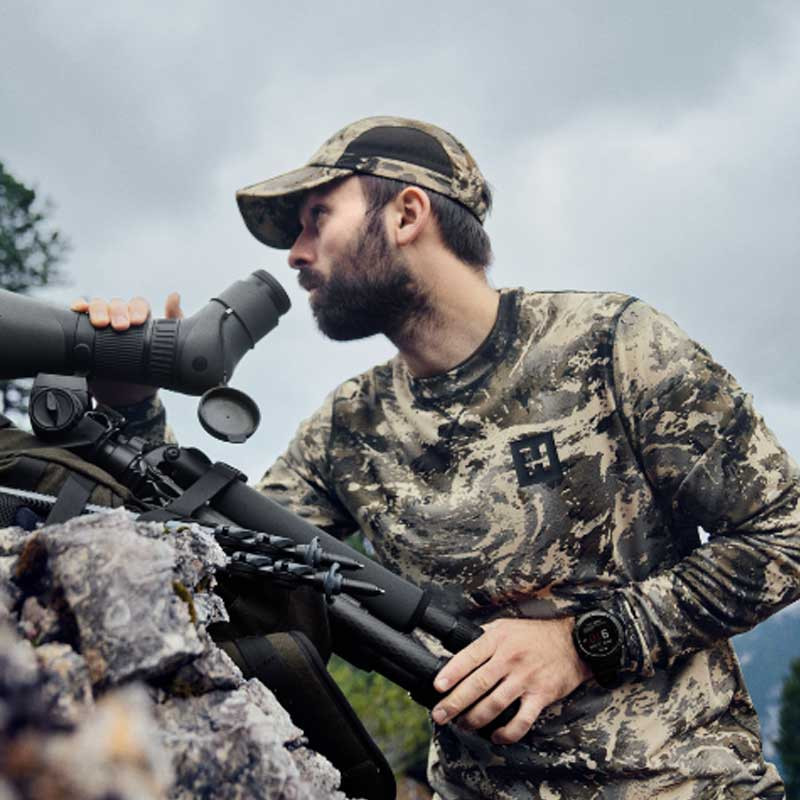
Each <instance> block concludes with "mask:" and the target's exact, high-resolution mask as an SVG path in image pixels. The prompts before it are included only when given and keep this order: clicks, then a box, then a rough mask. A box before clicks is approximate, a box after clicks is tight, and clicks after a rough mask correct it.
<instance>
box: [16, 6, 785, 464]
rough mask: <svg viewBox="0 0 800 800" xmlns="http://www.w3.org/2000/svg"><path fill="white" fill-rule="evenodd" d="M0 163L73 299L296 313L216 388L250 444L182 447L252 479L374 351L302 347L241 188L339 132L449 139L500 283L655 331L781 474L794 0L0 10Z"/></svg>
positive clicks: (63, 295)
mask: <svg viewBox="0 0 800 800" xmlns="http://www.w3.org/2000/svg"><path fill="white" fill-rule="evenodd" d="M0 68H2V75H3V79H2V82H0V160H2V161H3V162H4V164H5V165H6V168H7V169H8V170H10V171H11V172H12V173H13V174H14V175H15V176H16V177H17V178H18V179H20V180H23V181H24V182H26V183H29V184H33V185H35V186H36V187H37V188H38V189H39V190H40V191H41V193H42V194H43V195H46V196H47V197H49V198H51V199H52V201H53V202H54V204H55V212H54V217H53V219H54V222H55V223H56V224H57V226H58V227H59V228H60V229H61V230H62V231H63V232H64V233H65V234H66V235H68V236H69V238H70V239H71V241H72V243H73V249H72V252H71V254H70V258H69V261H68V264H67V270H66V271H67V273H68V276H69V279H70V283H69V285H68V286H65V287H62V288H61V289H59V290H57V291H51V292H48V293H47V295H46V296H47V297H49V298H51V299H53V300H54V301H56V302H67V301H68V300H69V298H71V297H73V296H75V295H78V294H84V293H85V294H99V295H105V296H111V295H123V296H130V295H134V294H144V295H145V296H147V297H149V298H151V299H152V300H153V301H154V303H155V304H156V305H158V306H161V304H162V302H163V298H164V296H165V295H166V294H167V292H168V291H170V290H173V289H177V290H179V291H181V292H182V294H183V298H184V301H183V304H184V308H185V309H186V311H187V312H188V313H191V312H193V311H195V310H197V309H198V308H200V307H201V306H202V305H203V304H204V303H205V302H207V300H208V298H209V297H211V296H212V295H213V294H215V293H216V292H218V291H220V290H221V289H223V288H224V287H225V286H227V285H228V284H229V283H230V282H231V281H233V280H234V279H236V278H238V277H242V276H244V275H246V274H247V273H249V272H250V271H252V270H253V269H256V268H264V269H267V270H269V271H270V272H272V273H273V274H274V275H275V276H276V277H278V278H279V279H280V280H281V281H282V282H283V284H284V285H285V287H286V288H287V291H288V292H289V294H290V295H291V297H292V302H293V304H294V307H293V309H292V311H291V312H290V313H289V315H287V316H286V317H284V318H283V320H282V321H281V323H280V325H279V327H278V328H277V329H276V330H275V331H274V332H273V333H271V334H270V335H269V337H268V338H267V339H265V340H264V341H263V342H262V343H261V344H260V345H259V347H258V349H257V350H256V351H255V352H253V353H250V354H249V355H248V356H246V358H245V360H244V361H243V362H242V364H241V365H240V368H239V370H238V372H237V374H236V375H235V377H234V379H233V381H232V384H233V385H234V386H236V387H238V388H240V389H243V390H245V391H247V392H249V393H251V394H252V395H253V396H254V397H255V398H256V399H257V400H258V402H259V404H260V406H261V412H262V418H263V422H262V426H261V428H260V430H259V431H258V432H257V433H256V434H255V436H254V437H253V438H252V439H251V440H250V442H248V443H247V444H246V445H240V446H234V445H223V444H220V443H217V442H215V441H214V440H212V439H210V438H209V437H208V436H207V435H206V434H205V433H203V431H202V429H201V428H200V426H199V424H198V423H197V421H196V419H195V411H194V409H195V406H196V401H195V400H193V399H190V398H185V397H179V396H177V395H173V394H171V393H165V395H166V401H167V404H168V408H169V411H170V419H171V421H172V423H173V425H174V427H175V428H176V430H177V433H178V435H179V438H180V440H181V441H182V443H184V444H195V445H198V446H200V447H202V448H203V449H205V450H206V451H207V452H209V454H210V455H212V456H213V457H214V458H221V459H223V460H227V461H229V462H231V463H235V464H236V465H238V466H240V467H241V468H242V469H244V470H245V471H247V472H249V474H250V476H251V478H255V477H258V475H259V474H260V472H261V470H262V469H263V468H264V467H265V466H267V465H268V464H269V463H270V462H271V461H272V460H273V459H274V458H275V457H276V456H277V455H278V454H279V453H280V452H281V450H282V449H283V447H284V446H285V444H286V442H287V440H288V438H289V436H290V435H291V433H292V432H293V431H294V429H295V427H296V425H297V423H298V422H299V420H300V419H302V418H303V417H305V416H307V415H308V414H310V413H311V412H312V411H313V410H314V409H315V408H316V406H317V405H318V404H319V402H320V401H321V399H322V398H323V397H324V395H325V394H326V393H327V392H328V391H329V390H330V389H331V388H332V387H333V386H334V385H335V384H336V383H338V382H339V381H341V380H343V379H345V378H347V377H349V376H350V375H353V374H355V373H358V372H360V371H362V370H363V369H366V368H367V367H369V366H370V365H372V364H373V363H375V362H376V361H379V360H385V359H386V358H388V357H390V356H391V355H392V348H391V347H390V345H389V344H388V343H386V342H385V341H382V340H379V339H374V340H368V341H364V342H359V343H346V344H339V343H333V342H329V341H326V340H324V339H323V338H322V337H321V335H320V334H319V333H317V331H316V328H315V326H314V323H313V320H312V318H311V315H310V313H309V311H308V308H307V301H306V297H305V293H303V292H302V291H301V290H300V289H299V287H298V286H297V284H296V278H295V276H294V274H293V273H292V272H291V271H290V270H289V268H288V267H287V265H286V260H285V259H286V254H285V253H284V252H282V251H271V250H268V249H266V248H265V247H263V246H262V245H260V244H259V243H258V242H257V241H256V240H255V239H253V238H252V237H251V236H250V234H249V233H248V232H247V230H246V228H245V227H244V225H243V224H242V221H241V219H240V217H239V214H238V210H237V208H236V204H235V201H234V192H235V190H236V189H237V188H239V187H241V186H245V185H248V184H252V183H255V182H256V181H258V180H261V179H264V178H267V177H271V176H272V175H274V174H277V173H280V172H284V171H287V170H289V169H293V168H295V167H297V166H300V164H302V163H304V162H305V161H306V160H307V159H308V157H309V156H310V155H311V154H312V153H313V152H314V151H315V150H316V148H317V147H318V146H319V144H321V142H322V141H323V140H324V139H326V138H327V137H328V136H329V135H330V134H331V133H333V132H334V131H335V130H337V129H338V128H340V127H342V126H343V125H345V124H346V123H348V122H350V121H352V120H355V119H358V118H360V117H364V116H370V115H374V114H393V115H400V116H409V117H416V118H420V119H425V120H429V121H431V122H434V123H437V124H439V125H441V126H442V127H444V128H447V129H448V130H451V131H452V132H453V133H455V134H456V136H458V137H459V138H460V139H461V140H462V141H463V142H464V143H465V144H466V145H467V147H468V148H469V149H470V150H471V151H472V153H473V155H474V156H475V157H476V159H477V160H478V162H479V164H480V165H481V167H482V169H483V172H484V174H485V175H486V176H487V178H488V179H489V180H490V182H491V183H492V185H493V187H494V191H495V198H496V204H495V210H494V213H493V215H492V216H491V217H490V219H489V221H488V223H487V228H488V230H489V232H490V234H491V235H492V237H493V242H494V249H495V255H496V258H495V265H494V267H493V268H492V271H491V278H492V281H493V283H494V284H495V285H497V286H518V285H522V286H526V287H528V288H530V289H564V288H575V289H613V290H617V291H624V292H628V293H631V294H634V295H637V296H639V297H642V298H643V299H645V300H647V301H648V302H650V303H651V304H652V305H655V306H656V307H658V308H660V309H662V310H664V311H666V312H668V313H669V314H670V315H672V316H673V317H674V318H675V319H676V320H677V321H678V322H679V323H680V324H681V325H682V327H683V328H684V329H685V330H686V331H688V332H689V334H690V335H691V336H693V337H694V338H696V339H698V340H699V341H701V342H703V343H704V344H705V345H706V346H708V347H709V349H710V350H711V351H712V353H713V354H714V355H715V356H716V357H717V359H718V360H719V361H721V362H722V363H723V364H725V365H726V366H727V367H728V368H729V369H730V370H731V371H732V372H733V373H734V374H735V375H736V376H737V377H738V378H739V380H740V382H741V383H742V384H743V385H744V386H745V387H746V388H747V389H748V391H750V392H752V393H753V394H754V396H755V402H756V405H757V407H758V408H759V409H760V410H761V411H762V413H763V414H764V416H765V417H766V418H767V421H768V422H769V424H770V425H771V427H772V428H773V429H774V430H775V431H776V432H777V433H778V434H779V436H780V438H781V440H782V441H783V442H784V444H785V445H786V446H787V447H788V449H789V450H790V451H792V452H793V453H794V455H795V457H797V456H798V454H800V413H798V412H799V411H800V403H799V402H798V400H797V391H796V390H797V386H798V381H799V379H800V367H799V366H798V364H799V363H800V359H798V356H797V348H798V342H800V314H799V313H798V283H799V282H798V279H797V265H798V256H800V214H799V213H798V209H799V208H800V179H799V176H798V170H799V168H800V104H799V103H798V97H800V5H798V4H797V3H793V2H760V3H759V2H750V1H748V2H735V1H732V0H719V2H709V1H708V0H705V1H704V2H697V0H692V2H685V1H683V0H682V1H681V2H678V1H676V0H671V2H669V3H666V2H661V1H660V0H659V2H643V0H629V1H628V2H614V3H612V2H597V1H595V0H585V2H568V1H565V0H554V1H553V2H505V3H499V4H496V5H495V7H490V6H489V4H487V3H485V2H480V3H479V2H470V1H468V0H462V2H449V1H443V0H439V2H431V1H430V0H426V2H419V0H406V1H405V2H404V3H391V4H390V3H386V2H380V1H377V0H371V2H347V1H346V0H339V2H336V3H328V4H325V3H319V2H316V3H312V2H299V1H298V0H295V1H294V2H270V1H269V0H260V1H259V2H235V0H230V1H229V2H226V3H222V2H218V3H212V2H205V3H204V2H200V1H199V0H194V1H193V2H186V3H170V4H167V8H166V9H165V4H163V3H158V4H156V3H147V2H136V3H134V2H127V3H124V2H107V3H99V2H97V3H86V2H72V3H57V2H44V1H43V0H37V1H36V2H28V3H23V2H10V0H6V2H3V3H2V28H0Z"/></svg>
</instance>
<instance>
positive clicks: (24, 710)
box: [0, 625, 46, 751]
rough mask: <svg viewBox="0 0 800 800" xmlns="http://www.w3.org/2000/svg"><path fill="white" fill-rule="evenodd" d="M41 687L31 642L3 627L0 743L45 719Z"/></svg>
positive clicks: (0, 642)
mask: <svg viewBox="0 0 800 800" xmlns="http://www.w3.org/2000/svg"><path fill="white" fill-rule="evenodd" d="M41 684H42V681H41V677H40V675H39V665H38V663H37V661H36V655H35V653H34V651H33V647H32V646H31V644H30V642H27V641H24V640H23V639H20V638H19V637H18V636H17V634H16V633H15V632H14V630H13V629H12V628H10V627H8V626H7V625H0V743H2V742H3V740H4V738H7V737H8V736H9V735H10V733H11V732H12V731H14V730H16V729H18V728H20V727H22V726H25V725H28V724H35V723H38V722H39V721H40V720H42V719H45V718H46V706H45V704H44V703H43V702H42V698H41V696H40V693H39V690H40V687H41ZM2 749H3V748H2V747H1V746H0V751H2Z"/></svg>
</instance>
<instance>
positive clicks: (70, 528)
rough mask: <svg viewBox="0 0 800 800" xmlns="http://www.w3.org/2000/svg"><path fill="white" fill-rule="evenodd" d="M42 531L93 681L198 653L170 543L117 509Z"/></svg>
mask: <svg viewBox="0 0 800 800" xmlns="http://www.w3.org/2000/svg"><path fill="white" fill-rule="evenodd" d="M40 536H41V538H42V541H43V542H44V545H45V547H46V549H47V552H48V556H49V562H50V563H49V567H50V570H51V571H52V576H53V580H54V581H55V582H56V583H57V584H58V585H59V586H60V587H61V588H62V589H63V592H64V597H65V599H66V602H67V604H68V605H69V607H70V609H71V611H72V613H73V614H74V616H75V620H76V622H77V625H78V630H79V632H80V641H81V653H82V655H83V657H84V658H85V659H86V662H87V664H88V666H89V674H90V675H91V679H92V683H93V684H96V685H101V686H102V685H106V684H109V683H111V684H117V683H121V682H122V681H125V680H129V679H131V678H136V677H149V676H157V675H161V674H163V673H164V672H167V671H169V670H170V669H173V668H174V667H176V666H178V665H179V664H181V663H183V662H186V661H188V660H189V659H191V658H192V657H193V656H197V655H199V654H200V653H201V652H202V651H203V646H202V643H201V641H200V639H199V638H198V635H197V631H196V630H195V627H194V625H193V623H192V620H191V614H190V607H189V605H188V604H187V602H185V601H184V599H181V597H179V596H178V595H177V594H176V587H175V586H174V583H175V582H174V578H173V567H174V565H175V550H174V549H173V547H172V546H171V545H170V543H169V542H167V541H164V540H154V539H151V538H148V537H145V536H143V535H141V534H140V533H138V532H137V530H136V528H135V526H134V525H133V524H132V523H131V521H130V520H129V519H128V518H126V517H125V516H124V515H123V514H116V513H115V514H103V515H94V516H90V517H82V518H80V519H75V520H71V521H70V522H67V523H65V524H64V525H59V526H54V527H51V528H45V529H43V531H42V532H41V533H40Z"/></svg>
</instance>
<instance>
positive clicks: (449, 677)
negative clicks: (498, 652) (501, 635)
mask: <svg viewBox="0 0 800 800" xmlns="http://www.w3.org/2000/svg"><path fill="white" fill-rule="evenodd" d="M494 651H495V644H494V642H492V641H489V639H488V637H487V636H486V634H484V635H483V636H481V637H480V638H479V639H476V640H475V641H474V642H473V643H472V644H470V645H469V646H468V647H465V648H464V649H463V650H461V651H460V652H458V653H456V654H455V655H454V656H453V657H452V658H451V659H450V660H449V661H448V662H447V664H446V665H445V666H444V667H443V668H442V669H441V670H440V671H439V674H438V675H437V676H436V678H435V679H434V681H433V688H434V689H436V690H437V691H440V692H446V691H447V690H448V689H449V688H450V687H451V686H455V684H457V683H458V682H459V681H460V680H461V679H462V678H464V677H466V676H467V675H469V674H470V673H471V672H474V671H475V670H476V669H477V668H478V667H479V666H480V665H481V664H483V663H484V662H485V661H487V660H488V659H490V658H491V657H492V654H493V653H494Z"/></svg>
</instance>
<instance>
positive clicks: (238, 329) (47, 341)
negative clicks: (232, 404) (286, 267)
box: [0, 270, 291, 395]
mask: <svg viewBox="0 0 800 800" xmlns="http://www.w3.org/2000/svg"><path fill="white" fill-rule="evenodd" d="M290 306H291V303H290V302H289V297H288V296H287V294H286V292H285V291H284V290H283V287H282V286H281V285H280V283H278V281H277V280H276V279H275V278H274V277H273V276H272V275H270V274H269V273H268V272H265V271H264V270H257V271H256V272H253V273H252V274H251V275H249V276H248V277H247V278H245V279H244V280H240V281H236V283H234V284H232V285H231V286H229V287H228V288H227V289H226V290H225V291H224V292H221V293H220V294H219V295H217V296H216V297H213V298H212V299H211V301H210V302H209V303H208V304H207V305H206V306H205V307H203V308H202V309H201V310H200V311H198V312H197V313H196V314H193V315H192V316H191V317H188V318H186V319H152V318H151V319H149V320H148V321H147V322H146V323H145V324H144V325H141V326H137V327H132V328H130V329H128V330H127V331H115V330H113V329H112V328H110V327H109V328H94V327H93V326H92V324H91V323H90V322H89V317H88V315H86V314H79V313H77V312H75V311H69V310H66V309H62V308H59V307H57V306H53V305H51V304H49V303H44V302H42V301H40V300H33V299H31V298H30V297H24V296H22V295H18V294H14V293H12V292H7V291H2V290H0V343H2V345H1V346H2V350H1V351H0V379H1V380H7V379H11V378H26V377H32V376H34V375H37V374H39V373H40V372H46V373H56V374H59V375H73V374H76V373H79V374H84V375H88V376H92V377H98V378H110V379H113V380H119V381H125V382H128V383H142V384H146V385H149V386H161V387H163V388H165V389H173V390H175V391H177V392H183V393H184V394H192V395H200V394H203V393H204V392H206V391H207V390H208V389H211V388H213V387H215V386H220V385H223V384H227V382H228V381H229V380H230V378H231V375H232V374H233V370H234V369H235V367H236V365H237V364H238V363H239V361H240V359H241V358H242V356H243V355H244V354H245V353H246V352H247V351H248V350H249V349H250V348H252V347H254V346H255V345H256V343H257V342H258V341H259V340H260V339H261V338H262V337H264V336H265V335H266V334H267V333H269V332H270V331H271V330H272V329H273V328H274V327H275V326H276V325H277V324H278V319H279V318H280V317H281V316H282V315H283V314H285V313H286V312H287V311H288V310H289V308H290Z"/></svg>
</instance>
